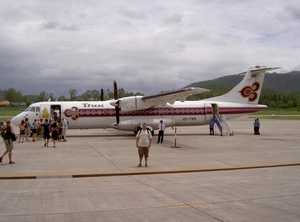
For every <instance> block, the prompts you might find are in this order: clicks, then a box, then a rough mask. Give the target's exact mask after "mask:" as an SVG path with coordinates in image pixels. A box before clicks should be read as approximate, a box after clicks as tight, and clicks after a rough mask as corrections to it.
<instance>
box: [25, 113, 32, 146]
mask: <svg viewBox="0 0 300 222" xmlns="http://www.w3.org/2000/svg"><path fill="white" fill-rule="evenodd" d="M30 133H31V131H30V123H29V122H28V118H27V117H26V118H25V137H26V141H29V136H30Z"/></svg>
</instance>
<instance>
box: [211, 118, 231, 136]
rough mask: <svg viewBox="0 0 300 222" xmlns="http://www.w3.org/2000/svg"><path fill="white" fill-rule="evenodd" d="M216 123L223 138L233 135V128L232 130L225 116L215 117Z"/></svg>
mask: <svg viewBox="0 0 300 222" xmlns="http://www.w3.org/2000/svg"><path fill="white" fill-rule="evenodd" d="M214 121H215V124H216V126H217V127H218V129H219V131H220V133H221V136H223V135H226V136H230V135H231V128H230V125H229V122H228V121H227V119H226V116H225V115H220V116H218V115H214Z"/></svg>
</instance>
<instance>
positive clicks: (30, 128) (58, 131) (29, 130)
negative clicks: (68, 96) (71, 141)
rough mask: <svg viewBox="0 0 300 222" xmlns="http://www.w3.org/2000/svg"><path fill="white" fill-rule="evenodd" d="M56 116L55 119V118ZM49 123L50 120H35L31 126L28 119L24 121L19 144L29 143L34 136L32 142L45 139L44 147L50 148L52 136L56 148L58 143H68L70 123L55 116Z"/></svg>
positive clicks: (21, 126)
mask: <svg viewBox="0 0 300 222" xmlns="http://www.w3.org/2000/svg"><path fill="white" fill-rule="evenodd" d="M54 116H55V117H54ZM54 116H53V118H51V120H50V121H49V120H48V119H45V120H44V119H35V120H34V121H33V122H32V123H31V124H30V123H29V121H28V118H25V120H22V121H21V123H20V125H19V129H20V136H19V143H23V142H24V140H25V141H29V137H31V136H32V142H36V141H37V140H42V139H44V141H45V144H44V146H48V143H49V139H50V135H51V138H52V141H53V146H54V147H56V141H57V140H59V141H63V142H66V141H67V139H66V131H67V129H68V121H67V120H66V119H65V118H58V117H57V116H56V115H54Z"/></svg>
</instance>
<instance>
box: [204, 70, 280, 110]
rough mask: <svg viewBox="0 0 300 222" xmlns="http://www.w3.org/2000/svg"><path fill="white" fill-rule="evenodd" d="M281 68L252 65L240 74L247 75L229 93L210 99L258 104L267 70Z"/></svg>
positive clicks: (210, 99)
mask: <svg viewBox="0 0 300 222" xmlns="http://www.w3.org/2000/svg"><path fill="white" fill-rule="evenodd" d="M274 69H279V67H274V68H271V67H270V68H267V67H266V66H252V67H250V68H249V70H248V71H247V72H243V73H240V74H238V75H245V77H244V78H243V80H242V81H241V82H240V83H239V84H238V85H236V86H235V87H234V88H233V89H232V90H230V91H229V92H228V93H226V94H224V95H222V96H217V97H213V98H209V99H207V100H209V101H220V102H234V103H247V104H253V105H255V104H258V100H259V96H260V93H261V89H262V85H263V81H264V78H265V73H266V71H269V70H274Z"/></svg>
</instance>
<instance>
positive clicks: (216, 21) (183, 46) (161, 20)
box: [0, 0, 300, 97]
mask: <svg viewBox="0 0 300 222" xmlns="http://www.w3.org/2000/svg"><path fill="white" fill-rule="evenodd" d="M298 5H299V4H298V3H297V1H296V0H291V1H285V0H275V1H274V0H272V1H271V0H265V1H259V0H252V1H236V0H228V1H194V0H190V1H163V2H161V1H126V2H124V1H118V0H113V1H106V2H102V1H95V0H87V1H69V0H66V1H56V0H53V1H40V0H30V1H25V2H22V4H20V2H19V1H17V0H11V1H4V2H3V1H2V2H1V3H0V27H1V30H0V47H1V51H0V76H1V82H0V88H1V89H8V88H10V87H13V88H15V89H17V90H21V91H22V92H23V93H24V94H38V93H39V92H41V91H42V90H45V91H46V92H47V93H51V92H52V93H54V95H55V96H56V97H59V96H60V95H63V94H64V95H66V96H68V91H69V89H70V88H76V89H77V90H78V92H79V94H81V93H83V92H84V91H85V90H87V89H99V88H100V87H103V88H104V89H107V88H110V89H112V82H113V80H116V81H117V82H118V86H119V87H122V88H124V89H125V90H126V91H133V92H137V91H139V92H142V93H144V94H151V93H155V92H159V91H162V90H169V89H176V88H180V87H183V86H185V85H188V84H189V83H192V82H196V81H202V80H209V79H213V78H216V77H220V76H224V75H231V74H235V73H239V72H242V71H245V70H246V69H248V67H249V66H252V65H256V64H259V65H267V66H281V67H283V69H282V71H285V72H288V71H292V70H299V68H300V62H299V60H298V58H299V57H300V52H299V41H298V36H299V34H300V33H299V32H300V31H299V30H300V27H299V26H300V24H299V15H300V13H299V11H300V10H299V6H298ZM15 79H18V80H21V81H12V80H15Z"/></svg>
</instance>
